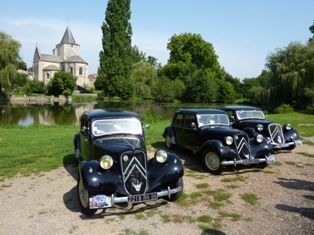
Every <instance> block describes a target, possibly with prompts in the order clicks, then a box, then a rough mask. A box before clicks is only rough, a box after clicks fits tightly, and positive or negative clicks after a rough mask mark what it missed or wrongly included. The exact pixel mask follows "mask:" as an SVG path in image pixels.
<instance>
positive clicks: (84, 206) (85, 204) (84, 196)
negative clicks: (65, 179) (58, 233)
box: [76, 174, 97, 216]
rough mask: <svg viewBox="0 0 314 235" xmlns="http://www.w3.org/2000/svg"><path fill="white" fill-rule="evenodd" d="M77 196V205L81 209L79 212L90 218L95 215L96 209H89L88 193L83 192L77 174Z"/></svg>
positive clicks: (81, 183) (86, 191)
mask: <svg viewBox="0 0 314 235" xmlns="http://www.w3.org/2000/svg"><path fill="white" fill-rule="evenodd" d="M76 188H77V196H78V200H79V204H80V207H81V211H82V212H83V213H84V214H86V215H87V216H92V215H93V214H95V213H96V211H97V209H89V194H90V193H89V191H88V190H85V189H84V187H83V182H82V180H81V177H80V174H78V179H77V187H76Z"/></svg>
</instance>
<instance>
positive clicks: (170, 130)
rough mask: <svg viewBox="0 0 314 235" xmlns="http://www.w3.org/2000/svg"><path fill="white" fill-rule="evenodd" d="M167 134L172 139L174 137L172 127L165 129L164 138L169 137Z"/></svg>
mask: <svg viewBox="0 0 314 235" xmlns="http://www.w3.org/2000/svg"><path fill="white" fill-rule="evenodd" d="M167 133H169V134H170V136H171V137H173V136H174V133H173V130H172V128H171V126H167V127H166V128H165V130H164V132H163V134H162V137H164V138H165V137H166V135H167Z"/></svg>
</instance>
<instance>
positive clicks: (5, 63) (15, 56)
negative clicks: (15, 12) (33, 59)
mask: <svg viewBox="0 0 314 235" xmlns="http://www.w3.org/2000/svg"><path fill="white" fill-rule="evenodd" d="M20 47H21V44H20V43H19V42H18V41H16V40H14V39H12V37H11V36H9V35H7V34H6V33H4V32H1V31H0V96H8V94H9V92H10V91H11V90H12V81H13V80H14V79H16V78H17V77H18V76H19V75H18V73H17V69H18V68H19V65H20V64H21V63H22V60H21V57H20V55H19V49H20ZM3 91H4V93H3Z"/></svg>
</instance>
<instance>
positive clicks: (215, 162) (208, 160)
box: [202, 149, 223, 175]
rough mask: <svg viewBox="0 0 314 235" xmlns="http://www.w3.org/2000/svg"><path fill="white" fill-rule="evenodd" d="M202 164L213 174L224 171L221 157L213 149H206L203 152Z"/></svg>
mask: <svg viewBox="0 0 314 235" xmlns="http://www.w3.org/2000/svg"><path fill="white" fill-rule="evenodd" d="M202 164H203V166H204V168H205V169H206V171H208V172H209V173H211V174H213V175H220V174H221V173H222V171H223V166H222V165H221V159H220V157H219V156H218V154H217V153H216V152H215V151H213V150H211V149H206V150H205V151H204V152H203V155H202Z"/></svg>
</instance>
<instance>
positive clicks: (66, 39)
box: [60, 26, 79, 46]
mask: <svg viewBox="0 0 314 235" xmlns="http://www.w3.org/2000/svg"><path fill="white" fill-rule="evenodd" d="M60 44H71V45H78V46H79V44H77V43H76V42H75V40H74V37H73V35H72V32H71V29H70V27H69V26H68V27H67V29H66V30H65V32H64V35H63V38H62V40H61V42H60Z"/></svg>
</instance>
